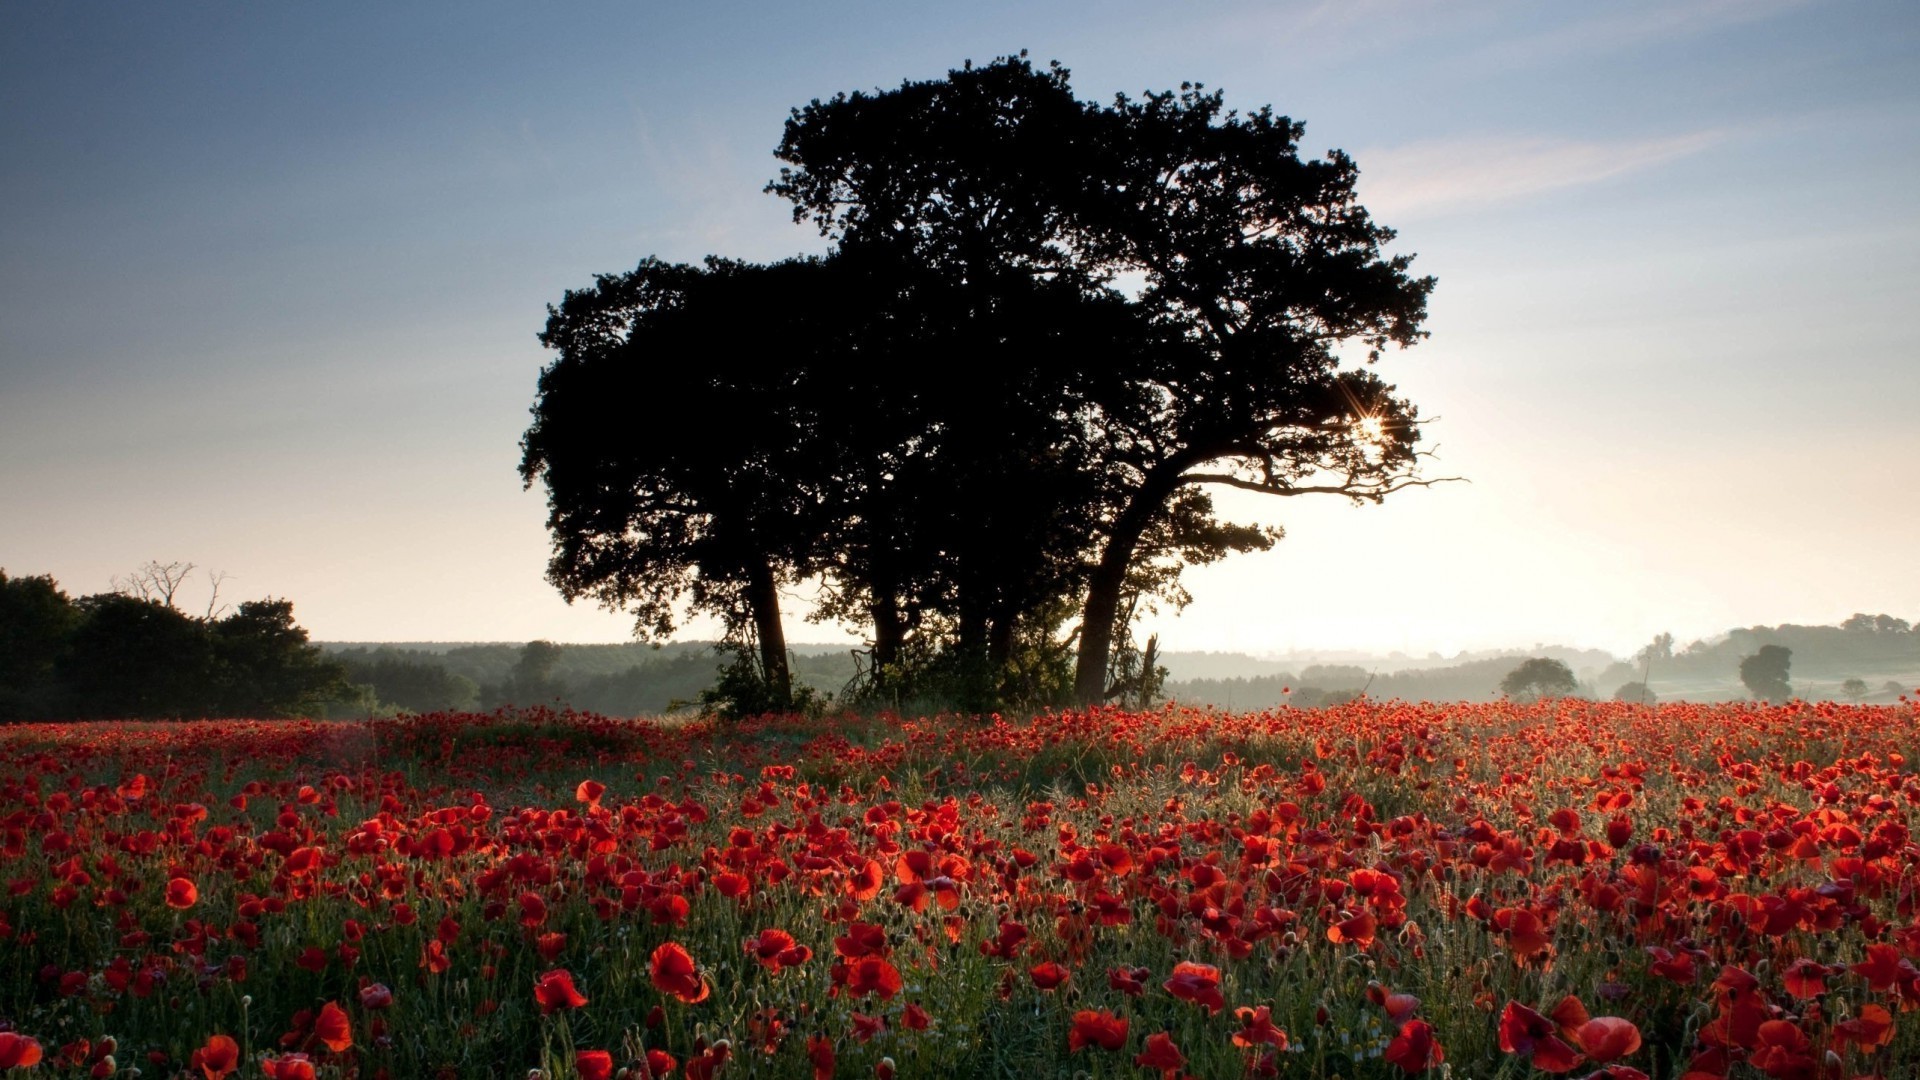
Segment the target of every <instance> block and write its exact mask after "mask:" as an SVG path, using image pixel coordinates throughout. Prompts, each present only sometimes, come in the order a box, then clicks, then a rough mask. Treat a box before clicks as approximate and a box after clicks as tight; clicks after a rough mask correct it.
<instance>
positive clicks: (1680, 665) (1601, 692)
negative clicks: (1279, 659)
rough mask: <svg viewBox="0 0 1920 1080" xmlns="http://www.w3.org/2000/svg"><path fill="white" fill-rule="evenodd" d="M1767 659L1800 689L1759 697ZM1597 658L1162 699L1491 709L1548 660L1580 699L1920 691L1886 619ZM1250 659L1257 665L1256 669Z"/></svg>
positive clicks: (1266, 675)
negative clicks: (1507, 687)
mask: <svg viewBox="0 0 1920 1080" xmlns="http://www.w3.org/2000/svg"><path fill="white" fill-rule="evenodd" d="M1768 650H1781V651H1782V652H1783V653H1784V654H1785V657H1783V660H1784V659H1785V658H1786V657H1790V658H1791V665H1792V668H1791V670H1792V674H1793V681H1792V683H1791V684H1788V683H1786V681H1785V678H1786V676H1785V674H1784V673H1783V674H1782V676H1781V680H1780V684H1779V686H1778V688H1777V691H1775V692H1772V693H1769V694H1765V695H1762V694H1760V692H1759V691H1757V690H1755V689H1754V687H1753V685H1752V684H1751V682H1750V681H1749V675H1750V672H1751V664H1750V661H1751V660H1752V659H1753V658H1754V657H1756V656H1760V655H1762V654H1763V653H1765V652H1767V651H1768ZM1593 655H1594V654H1592V653H1590V652H1586V653H1583V652H1578V651H1575V650H1569V649H1557V648H1546V649H1537V650H1534V651H1532V652H1525V653H1523V652H1515V653H1512V654H1509V655H1501V656H1491V657H1479V658H1476V659H1473V660H1469V661H1466V662H1463V663H1458V664H1452V665H1448V666H1442V667H1422V668H1411V669H1404V670H1400V671H1393V672H1377V671H1369V670H1368V669H1367V668H1364V667H1361V666H1358V665H1354V664H1310V665H1308V666H1306V667H1304V668H1302V669H1300V671H1299V672H1298V673H1297V674H1295V673H1292V672H1288V671H1283V670H1272V667H1271V665H1262V666H1263V667H1265V668H1266V669H1267V670H1263V671H1260V672H1259V673H1257V674H1253V675H1248V676H1214V677H1208V678H1188V679H1171V680H1168V681H1167V682H1166V683H1165V685H1164V693H1165V694H1166V696H1167V697H1170V698H1172V699H1174V700H1177V701H1184V702H1188V703H1191V704H1196V705H1216V706H1219V707H1221V708H1232V709H1268V708H1273V707H1276V706H1279V705H1288V704H1291V705H1296V706H1300V707H1302V708H1312V707H1314V706H1318V705H1327V704H1337V703H1339V702H1342V701H1347V700H1351V699H1352V698H1354V697H1356V696H1358V695H1359V694H1360V693H1361V692H1363V691H1364V692H1365V693H1366V694H1367V695H1368V696H1369V697H1373V698H1399V699H1401V700H1405V701H1490V700H1493V699H1495V698H1498V697H1500V696H1501V689H1500V687H1501V682H1502V680H1503V679H1505V678H1506V677H1507V676H1508V675H1510V674H1511V673H1512V672H1513V671H1514V669H1515V668H1516V667H1517V666H1518V665H1520V664H1522V663H1524V662H1526V661H1527V660H1529V659H1533V658H1538V657H1542V656H1545V657H1557V658H1560V659H1562V660H1563V661H1565V660H1572V661H1574V662H1576V663H1578V662H1580V661H1583V660H1585V661H1588V663H1587V664H1586V665H1585V666H1583V667H1581V669H1580V670H1579V671H1578V672H1577V674H1578V683H1577V686H1576V693H1578V694H1581V695H1584V696H1587V697H1620V698H1622V699H1625V700H1635V701H1640V700H1647V701H1652V700H1660V699H1681V698H1684V699H1691V700H1724V699H1735V698H1744V697H1748V696H1767V697H1777V698H1785V697H1787V696H1789V695H1791V696H1797V697H1802V698H1806V699H1809V700H1818V699H1837V700H1843V701H1893V700H1895V699H1896V698H1897V697H1898V695H1900V694H1902V693H1905V692H1908V691H1911V690H1913V689H1914V684H1915V683H1916V682H1920V630H1916V629H1915V628H1914V626H1913V625H1912V624H1911V623H1909V622H1908V621H1907V620H1905V619H1900V618H1896V617H1894V616H1892V615H1886V614H1881V615H1867V614H1855V615H1853V616H1851V617H1849V618H1848V619H1846V620H1845V621H1843V622H1841V623H1840V624H1838V625H1836V626H1801V625H1796V624H1793V623H1782V624H1781V625H1779V626H1753V627H1743V628H1739V629H1735V630H1731V631H1728V632H1727V633H1726V634H1725V635H1723V636H1720V637H1716V638H1712V639H1703V640H1699V641H1695V642H1693V643H1691V644H1689V645H1687V646H1685V647H1683V648H1679V649H1676V648H1674V642H1673V637H1672V635H1670V634H1662V635H1660V636H1659V637H1657V638H1655V639H1654V641H1653V642H1652V643H1650V644H1649V645H1647V646H1646V647H1645V648H1643V649H1641V650H1640V651H1639V652H1638V653H1637V654H1635V655H1634V656H1633V657H1632V658H1630V659H1626V660H1618V659H1616V660H1612V661H1611V662H1610V663H1605V664H1598V663H1593V662H1592V659H1593ZM1774 655H1780V654H1778V653H1776V654H1774ZM1248 660H1249V665H1250V666H1251V665H1253V664H1257V663H1258V662H1256V661H1252V660H1251V658H1248ZM1221 663H1222V661H1220V660H1217V659H1215V660H1213V661H1212V662H1211V663H1210V664H1209V665H1208V666H1209V667H1211V668H1213V669H1215V670H1218V668H1219V666H1220V664H1221ZM1743 665H1745V667H1743ZM1568 670H1569V673H1570V674H1573V673H1574V672H1573V669H1572V668H1571V667H1569V668H1568Z"/></svg>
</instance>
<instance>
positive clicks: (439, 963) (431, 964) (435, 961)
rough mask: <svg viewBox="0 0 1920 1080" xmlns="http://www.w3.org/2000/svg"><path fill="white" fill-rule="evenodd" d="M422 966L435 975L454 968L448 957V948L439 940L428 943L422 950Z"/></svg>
mask: <svg viewBox="0 0 1920 1080" xmlns="http://www.w3.org/2000/svg"><path fill="white" fill-rule="evenodd" d="M420 966H421V967H423V968H426V969H427V970H428V971H430V972H432V973H434V974H435V975H438V974H440V973H441V972H443V971H445V970H447V969H448V968H450V967H452V966H453V961H452V960H451V959H449V958H448V957H447V947H446V945H445V944H443V943H442V942H441V941H440V939H439V938H434V939H433V940H432V941H429V942H427V944H426V945H425V947H423V948H422V949H421V950H420Z"/></svg>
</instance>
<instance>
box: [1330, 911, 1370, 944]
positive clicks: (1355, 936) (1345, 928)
mask: <svg viewBox="0 0 1920 1080" xmlns="http://www.w3.org/2000/svg"><path fill="white" fill-rule="evenodd" d="M1379 929H1380V922H1379V920H1378V919H1375V918H1374V917H1373V912H1371V911H1363V912H1361V913H1360V914H1358V915H1355V916H1354V917H1353V918H1351V919H1343V920H1341V921H1340V922H1337V923H1334V924H1333V925H1332V926H1329V927H1327V940H1328V941H1331V942H1333V943H1334V944H1335V945H1338V944H1340V943H1342V942H1352V943H1353V944H1355V945H1358V946H1360V947H1361V948H1363V949H1364V948H1367V947H1369V946H1371V945H1372V944H1373V935H1374V934H1375V933H1376V932H1378V930H1379Z"/></svg>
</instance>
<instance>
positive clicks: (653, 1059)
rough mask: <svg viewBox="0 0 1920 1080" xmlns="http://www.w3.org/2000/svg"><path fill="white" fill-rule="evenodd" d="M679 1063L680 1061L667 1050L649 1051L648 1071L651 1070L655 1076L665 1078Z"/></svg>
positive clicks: (663, 1079)
mask: <svg viewBox="0 0 1920 1080" xmlns="http://www.w3.org/2000/svg"><path fill="white" fill-rule="evenodd" d="M678 1064H680V1063H679V1062H678V1061H675V1060H674V1058H673V1055H672V1054H669V1053H667V1052H666V1051H665V1050H649V1051H647V1071H648V1072H651V1073H652V1074H653V1075H654V1076H655V1077H657V1078H659V1080H665V1078H666V1075H667V1074H668V1073H670V1072H672V1071H673V1067H674V1066H675V1065H678Z"/></svg>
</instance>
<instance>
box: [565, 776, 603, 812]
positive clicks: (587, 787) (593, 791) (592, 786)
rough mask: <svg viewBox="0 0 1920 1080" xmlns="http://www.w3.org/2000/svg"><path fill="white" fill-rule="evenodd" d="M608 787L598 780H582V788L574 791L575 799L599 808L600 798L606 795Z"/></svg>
mask: <svg viewBox="0 0 1920 1080" xmlns="http://www.w3.org/2000/svg"><path fill="white" fill-rule="evenodd" d="M606 792H607V785H605V784H603V783H601V782H600V781H598V780H582V781H580V786H579V787H576V788H574V789H573V797H574V799H576V800H577V801H579V802H583V803H586V804H587V805H588V806H599V805H600V796H602V795H604V794H606Z"/></svg>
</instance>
